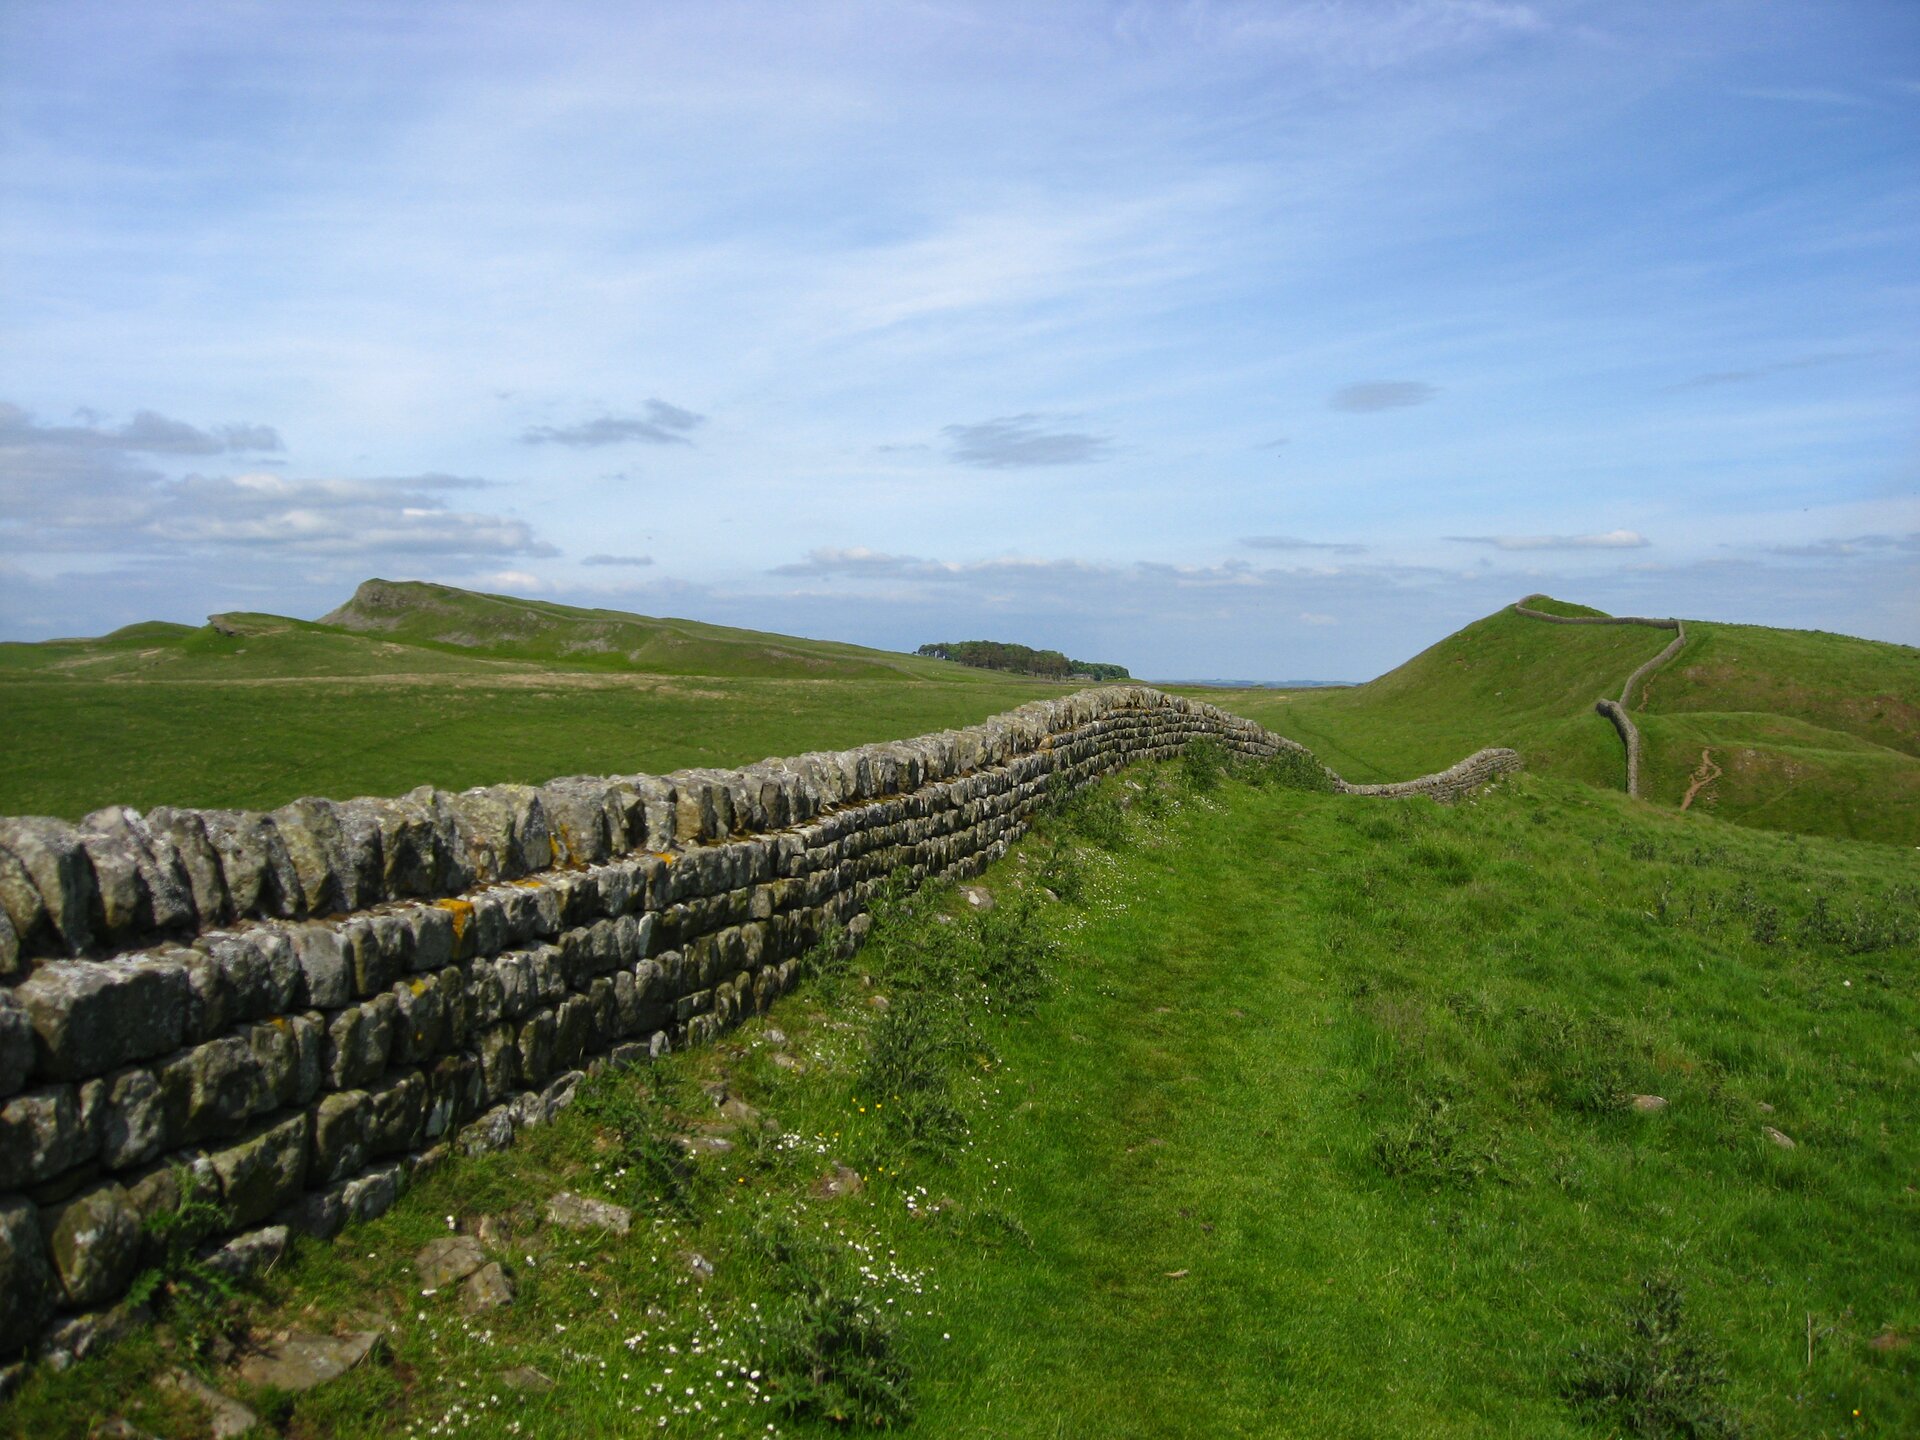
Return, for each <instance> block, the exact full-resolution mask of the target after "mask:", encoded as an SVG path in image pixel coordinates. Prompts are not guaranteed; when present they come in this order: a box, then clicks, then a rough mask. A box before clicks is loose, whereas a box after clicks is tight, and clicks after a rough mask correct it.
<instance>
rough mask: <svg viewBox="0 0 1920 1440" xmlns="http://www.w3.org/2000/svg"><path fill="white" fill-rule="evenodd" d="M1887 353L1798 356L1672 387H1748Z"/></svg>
mask: <svg viewBox="0 0 1920 1440" xmlns="http://www.w3.org/2000/svg"><path fill="white" fill-rule="evenodd" d="M1885 353H1886V352H1885V351H1882V350H1830V351H1822V352H1820V353H1818V354H1814V355H1798V356H1795V357H1794V358H1793V359H1791V360H1776V361H1774V362H1773V363H1772V364H1770V365H1755V366H1753V367H1752V368H1750V369H1746V370H1712V371H1709V372H1708V373H1706V374H1704V375H1694V376H1692V377H1690V378H1688V379H1686V380H1682V381H1681V382H1680V383H1679V384H1677V385H1673V386H1670V387H1669V388H1670V389H1672V390H1709V389H1712V388H1713V387H1715V386H1718V385H1745V384H1748V383H1750V382H1752V381H1754V380H1764V379H1766V378H1767V377H1768V376H1769V375H1784V374H1787V373H1788V372H1790V371H1793V370H1812V369H1815V368H1817V367H1819V366H1822V365H1837V364H1839V363H1840V362H1841V361H1843V360H1868V359H1872V358H1873V357H1874V356H1876V355H1883V354H1885Z"/></svg>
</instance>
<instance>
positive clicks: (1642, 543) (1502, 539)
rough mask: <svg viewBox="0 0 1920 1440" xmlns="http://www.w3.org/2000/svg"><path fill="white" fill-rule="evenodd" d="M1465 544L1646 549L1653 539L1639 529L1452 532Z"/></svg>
mask: <svg viewBox="0 0 1920 1440" xmlns="http://www.w3.org/2000/svg"><path fill="white" fill-rule="evenodd" d="M1447 539H1449V540H1455V541H1458V542H1459V543H1460V544H1462V545H1491V546H1492V547H1493V548H1494V549H1495V550H1643V549H1645V548H1646V547H1647V546H1648V545H1649V544H1651V543H1652V542H1651V541H1649V540H1648V539H1647V537H1646V536H1644V535H1642V534H1641V533H1640V532H1639V531H1637V530H1604V531H1601V532H1600V533H1598V534H1594V535H1449V536H1447Z"/></svg>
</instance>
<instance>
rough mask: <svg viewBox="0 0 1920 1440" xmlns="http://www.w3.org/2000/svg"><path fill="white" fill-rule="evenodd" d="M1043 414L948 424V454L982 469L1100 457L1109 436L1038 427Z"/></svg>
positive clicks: (1077, 462)
mask: <svg viewBox="0 0 1920 1440" xmlns="http://www.w3.org/2000/svg"><path fill="white" fill-rule="evenodd" d="M1046 419H1047V417H1046V416H1044V415H1037V414H1034V413H1031V412H1029V413H1026V414H1022V415H1002V416H1000V417H999V418H997V419H993V420H982V421H981V422H980V423H979V424H977V425H948V426H945V427H943V428H942V429H941V431H940V433H941V434H942V435H944V436H946V437H947V444H948V453H949V454H950V455H951V456H952V458H953V459H954V460H955V461H956V462H958V463H959V464H962V465H974V466H978V467H979V468H981V469H986V470H1017V469H1026V468H1028V467H1031V466H1039V465H1085V464H1087V463H1089V462H1091V461H1094V460H1104V459H1105V458H1106V457H1107V454H1108V452H1109V451H1110V450H1111V449H1112V446H1113V440H1112V437H1111V436H1106V435H1089V434H1087V433H1085V432H1084V431H1078V430H1049V429H1044V428H1042V423H1043V422H1044V421H1045V420H1046Z"/></svg>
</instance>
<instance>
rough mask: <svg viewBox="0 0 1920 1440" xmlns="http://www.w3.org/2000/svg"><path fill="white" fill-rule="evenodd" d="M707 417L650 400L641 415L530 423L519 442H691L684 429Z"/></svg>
mask: <svg viewBox="0 0 1920 1440" xmlns="http://www.w3.org/2000/svg"><path fill="white" fill-rule="evenodd" d="M706 418H707V417H706V416H704V415H697V414H695V413H694V412H693V411H691V410H683V409H681V408H680V407H679V406H678V405H669V404H668V403H667V402H666V401H664V400H649V401H647V406H646V413H645V414H644V415H602V416H600V417H599V418H597V419H594V420H582V421H580V422H579V423H578V424H575V425H532V426H529V427H528V428H527V429H525V430H523V431H521V432H520V443H521V444H522V445H571V446H576V447H581V448H588V447H594V446H600V445H623V444H625V443H627V442H628V441H632V440H640V441H644V442H645V443H647V444H649V445H690V444H692V443H693V442H692V441H691V440H690V439H689V438H688V434H687V432H688V431H690V430H693V429H695V428H697V427H698V426H700V425H701V424H702V423H704V422H705V420H706Z"/></svg>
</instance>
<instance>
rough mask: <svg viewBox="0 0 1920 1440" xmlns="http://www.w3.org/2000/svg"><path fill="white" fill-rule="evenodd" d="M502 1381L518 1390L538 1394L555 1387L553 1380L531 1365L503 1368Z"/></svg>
mask: <svg viewBox="0 0 1920 1440" xmlns="http://www.w3.org/2000/svg"><path fill="white" fill-rule="evenodd" d="M500 1383H501V1384H503V1385H511V1386H512V1387H513V1388H514V1389H516V1390H530V1391H532V1392H533V1393H534V1394H536V1395H540V1394H544V1393H546V1392H547V1391H549V1390H551V1389H553V1381H552V1380H551V1379H550V1378H548V1377H547V1376H545V1375H542V1374H541V1373H540V1372H539V1371H538V1370H536V1369H534V1368H533V1366H531V1365H516V1366H514V1367H513V1368H512V1369H511V1370H502V1371H501V1372H500Z"/></svg>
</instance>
